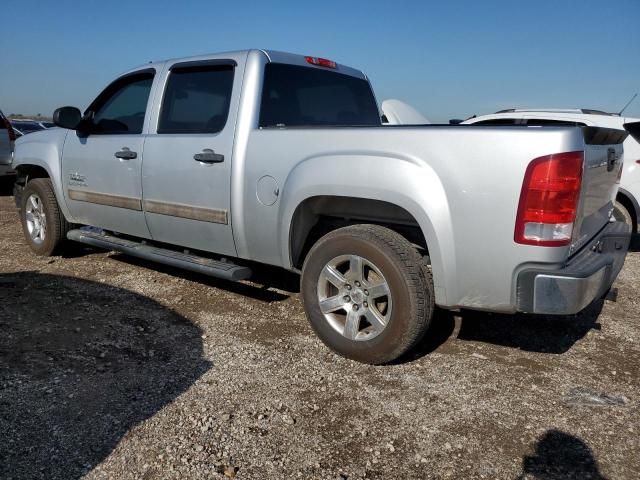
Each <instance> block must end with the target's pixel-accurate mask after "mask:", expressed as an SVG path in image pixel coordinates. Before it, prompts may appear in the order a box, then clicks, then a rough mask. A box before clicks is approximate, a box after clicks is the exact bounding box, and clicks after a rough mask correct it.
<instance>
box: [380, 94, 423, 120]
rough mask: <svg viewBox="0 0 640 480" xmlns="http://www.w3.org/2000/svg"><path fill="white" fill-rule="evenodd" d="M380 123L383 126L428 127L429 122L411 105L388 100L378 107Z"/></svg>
mask: <svg viewBox="0 0 640 480" xmlns="http://www.w3.org/2000/svg"><path fill="white" fill-rule="evenodd" d="M380 108H381V109H382V123H383V124H385V125H428V124H430V123H431V122H430V121H429V120H428V119H427V117H425V116H424V115H422V114H421V113H420V112H419V111H418V110H416V109H415V108H413V107H412V106H411V105H409V104H407V103H405V102H403V101H402V100H396V99H393V98H390V99H389V100H385V101H384V102H382V105H380Z"/></svg>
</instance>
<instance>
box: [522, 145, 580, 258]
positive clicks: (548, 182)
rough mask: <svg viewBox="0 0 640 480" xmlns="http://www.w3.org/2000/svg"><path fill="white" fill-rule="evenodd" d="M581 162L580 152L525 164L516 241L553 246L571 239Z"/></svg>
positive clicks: (541, 158)
mask: <svg viewBox="0 0 640 480" xmlns="http://www.w3.org/2000/svg"><path fill="white" fill-rule="evenodd" d="M583 164H584V152H567V153H558V154H554V155H547V156H545V157H540V158H536V159H535V160H533V161H532V162H531V163H530V164H529V166H528V167H527V172H526V173H525V175H524V182H523V183H522V191H521V192H520V204H519V205H518V215H517V217H516V229H515V235H514V240H515V241H516V243H522V244H525V245H539V246H547V247H552V246H553V247H557V246H562V245H568V244H569V243H570V242H571V235H572V233H573V223H574V221H575V219H576V212H577V209H578V200H579V198H580V187H581V184H582V168H583Z"/></svg>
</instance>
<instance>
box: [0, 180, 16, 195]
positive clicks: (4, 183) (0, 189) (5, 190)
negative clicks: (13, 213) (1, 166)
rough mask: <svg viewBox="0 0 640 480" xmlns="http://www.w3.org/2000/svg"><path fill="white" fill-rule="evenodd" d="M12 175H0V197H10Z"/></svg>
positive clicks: (11, 193)
mask: <svg viewBox="0 0 640 480" xmlns="http://www.w3.org/2000/svg"><path fill="white" fill-rule="evenodd" d="M13 182H14V177H12V176H9V177H6V176H5V177H0V197H10V196H12V195H13Z"/></svg>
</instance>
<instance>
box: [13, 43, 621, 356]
mask: <svg viewBox="0 0 640 480" xmlns="http://www.w3.org/2000/svg"><path fill="white" fill-rule="evenodd" d="M54 121H55V123H56V124H57V125H58V126H60V127H63V128H62V129H51V130H47V131H43V132H37V133H33V134H30V135H27V136H25V137H23V138H21V139H20V140H18V142H17V143H16V152H15V161H14V168H15V169H16V170H17V172H18V178H17V183H16V190H15V193H16V195H15V197H16V203H17V205H18V207H19V209H20V217H21V221H22V226H23V230H24V233H25V237H26V239H27V242H28V243H29V245H30V247H31V249H32V250H33V251H34V252H35V253H36V254H39V255H52V254H54V252H55V251H56V249H57V248H58V247H59V246H60V244H61V243H62V242H63V241H64V240H65V239H71V240H74V241H77V242H83V243H85V244H89V245H93V246H97V247H102V248H107V249H112V250H116V251H120V252H124V253H126V254H129V255H135V256H138V257H142V258H145V259H149V260H153V261H157V262H162V263H165V264H169V265H173V266H177V267H181V268H186V269H189V270H193V271H196V272H201V273H204V274H208V275H213V276H216V277H220V278H224V279H228V280H243V279H247V278H249V277H250V276H251V274H252V269H254V268H255V265H256V264H257V263H258V262H260V263H265V264H271V265H276V266H279V267H282V268H284V269H287V270H291V271H294V272H298V273H300V274H301V283H300V288H301V296H302V300H303V303H304V308H305V311H306V314H307V317H308V319H309V321H310V323H311V325H312V327H313V329H314V330H315V331H316V333H317V334H318V335H319V337H320V338H321V339H322V340H323V341H324V342H325V343H326V344H327V345H328V346H329V347H330V348H332V349H333V350H334V351H336V352H338V353H340V354H341V355H344V356H347V357H349V358H352V359H355V360H358V361H362V362H368V363H373V364H378V363H385V362H389V361H391V360H393V359H396V358H397V357H399V356H400V355H402V354H403V353H405V352H406V351H407V350H409V349H411V348H412V347H413V346H415V345H416V343H417V342H419V341H420V339H421V338H422V337H423V335H424V334H425V333H426V332H427V329H428V327H429V324H430V322H431V319H432V317H433V312H434V306H435V305H438V306H440V307H442V308H447V309H461V308H469V309H482V310H488V311H495V312H517V311H521V312H532V313H545V314H572V313H576V312H578V311H580V310H581V309H583V308H584V307H585V306H586V305H588V304H589V303H590V302H591V301H593V300H594V299H596V298H598V297H600V296H602V295H603V294H604V293H605V292H606V291H607V289H609V287H610V286H611V284H612V282H613V281H614V280H615V278H616V276H617V274H618V272H619V270H620V269H621V267H622V264H623V262H624V258H625V254H626V251H627V248H628V242H629V229H628V227H627V226H626V225H625V224H624V223H621V222H614V221H611V212H612V209H613V200H614V198H615V195H616V192H617V188H618V184H617V179H618V176H619V174H620V169H621V167H622V164H621V156H622V153H623V147H622V142H623V141H624V139H625V137H626V136H627V133H626V132H624V131H620V130H615V129H603V128H586V127H585V128H577V127H566V126H561V127H557V128H526V127H525V128H519V127H495V128H494V127H476V126H448V125H445V126H442V125H431V126H383V125H382V122H381V118H380V111H379V108H378V105H377V102H376V99H375V96H374V94H373V91H372V88H371V86H370V84H369V81H368V80H367V77H366V76H365V75H364V74H363V73H362V72H361V71H359V70H356V69H353V68H350V67H347V66H345V65H342V64H338V63H336V62H334V61H332V60H327V59H324V58H318V57H312V56H303V55H295V54H289V53H282V52H275V51H266V50H248V51H238V52H229V53H221V54H215V55H203V56H197V57H191V58H182V59H174V60H167V61H162V62H154V63H149V64H146V65H144V66H142V67H139V68H135V69H132V70H131V71H129V72H126V73H125V74H123V75H121V76H120V77H119V78H117V79H116V80H115V81H114V82H113V83H111V84H110V85H108V86H107V87H106V88H105V89H104V90H103V91H102V93H100V94H99V95H98V96H97V97H96V99H95V100H94V101H93V102H92V103H91V104H90V105H89V107H88V108H87V109H86V111H85V112H84V114H81V113H80V111H79V110H78V109H77V108H74V107H62V108H60V109H58V110H56V112H55V113H54Z"/></svg>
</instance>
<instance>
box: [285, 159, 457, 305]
mask: <svg viewBox="0 0 640 480" xmlns="http://www.w3.org/2000/svg"><path fill="white" fill-rule="evenodd" d="M316 160H321V161H319V162H315V161H310V159H309V160H307V161H305V162H302V163H301V164H299V165H298V166H297V167H296V168H295V169H294V170H293V171H292V172H291V173H290V175H289V176H288V178H287V181H286V183H285V185H284V188H283V198H282V206H281V210H280V228H281V233H280V245H281V249H282V251H281V259H282V263H283V266H285V267H286V268H290V269H294V270H295V269H298V268H299V266H300V258H299V255H300V253H301V252H303V251H304V243H305V242H306V239H307V235H308V234H309V232H310V231H311V229H312V228H313V226H314V225H315V219H317V217H318V216H322V215H324V214H325V213H326V212H327V209H328V210H329V211H334V210H335V209H336V208H337V207H336V203H337V204H338V205H340V206H341V207H342V206H344V205H347V206H348V207H354V206H355V207H358V208H356V215H354V214H353V213H352V214H351V215H352V216H351V217H350V216H349V215H343V218H351V220H358V221H359V222H357V223H367V222H369V223H380V224H383V225H385V226H389V225H397V224H398V223H399V222H397V216H400V218H401V220H402V221H401V222H400V223H401V224H403V225H408V226H417V227H418V229H419V232H420V235H421V236H422V237H423V238H424V243H425V245H424V247H425V248H426V249H427V250H428V255H429V258H430V262H431V268H432V274H433V281H434V287H435V294H436V303H438V304H440V305H446V304H447V298H446V285H445V284H446V283H447V278H446V277H445V273H444V272H445V271H449V272H455V271H456V270H455V269H456V266H455V245H454V241H453V234H452V222H451V215H450V208H449V204H448V201H447V197H446V194H445V190H444V187H443V185H442V183H441V181H440V179H439V178H438V176H437V174H436V173H435V172H434V171H433V170H432V169H431V168H430V167H429V166H428V165H426V164H425V163H423V162H421V161H419V160H415V159H406V158H397V157H396V158H394V157H379V156H356V155H345V156H325V157H321V158H320V159H316ZM363 171H366V176H365V177H364V178H365V181H363V182H358V183H359V184H358V185H354V184H353V183H352V182H350V181H349V178H350V176H352V175H362V172H363ZM372 205H373V206H376V207H382V213H383V215H382V218H380V217H379V215H378V216H377V215H371V214H368V215H365V216H362V215H357V213H360V212H361V211H362V206H372ZM320 206H322V207H323V209H320V210H318V208H319V207H320ZM332 209H333V210H332ZM339 210H340V208H338V211H339ZM378 212H379V209H378ZM334 213H335V212H334ZM347 213H349V212H347ZM335 216H340V215H335ZM353 223H355V222H351V224H353ZM436 232H437V233H436ZM445 265H446V266H445ZM450 277H451V278H453V275H451V276H450Z"/></svg>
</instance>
